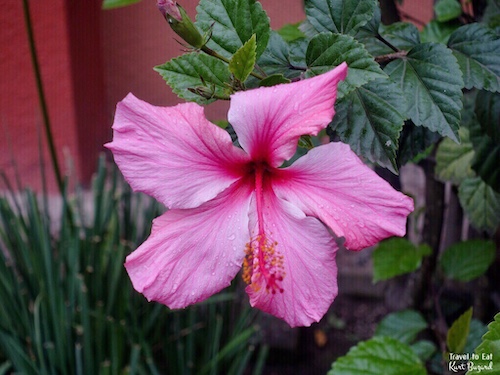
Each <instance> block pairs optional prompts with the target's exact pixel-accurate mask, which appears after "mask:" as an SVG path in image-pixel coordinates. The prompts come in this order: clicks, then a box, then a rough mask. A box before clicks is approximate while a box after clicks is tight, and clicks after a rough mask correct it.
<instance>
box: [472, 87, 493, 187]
mask: <svg viewBox="0 0 500 375" xmlns="http://www.w3.org/2000/svg"><path fill="white" fill-rule="evenodd" d="M475 114H476V119H477V121H476V122H471V123H470V125H469V127H470V129H471V140H472V144H473V145H474V150H475V157H474V160H473V162H472V169H474V170H475V171H476V172H477V174H478V175H479V176H480V177H481V178H482V179H483V181H484V182H486V183H487V184H488V185H489V186H491V187H492V188H493V190H495V191H496V192H497V193H498V192H500V163H499V162H498V161H499V160H500V94H499V93H491V92H486V91H480V92H479V93H478V94H477V97H476V108H475Z"/></svg>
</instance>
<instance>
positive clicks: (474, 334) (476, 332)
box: [464, 319, 488, 353]
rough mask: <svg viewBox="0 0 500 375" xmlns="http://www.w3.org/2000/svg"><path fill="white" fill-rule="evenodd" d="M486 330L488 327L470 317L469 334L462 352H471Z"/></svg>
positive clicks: (479, 342)
mask: <svg viewBox="0 0 500 375" xmlns="http://www.w3.org/2000/svg"><path fill="white" fill-rule="evenodd" d="M486 332H488V327H486V325H485V324H484V323H483V322H481V321H480V320H477V319H472V320H471V322H470V328H469V336H468V337H467V343H466V344H465V348H464V353H473V352H474V349H475V348H476V347H478V346H479V344H481V338H482V337H483V335H484V334H485V333H486Z"/></svg>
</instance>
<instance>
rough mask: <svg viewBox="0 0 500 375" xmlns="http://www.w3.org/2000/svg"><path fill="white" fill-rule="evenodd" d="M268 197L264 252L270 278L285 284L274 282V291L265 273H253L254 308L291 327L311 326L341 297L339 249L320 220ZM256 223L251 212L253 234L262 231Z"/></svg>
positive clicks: (253, 210)
mask: <svg viewBox="0 0 500 375" xmlns="http://www.w3.org/2000/svg"><path fill="white" fill-rule="evenodd" d="M264 194H265V197H264V206H265V210H264V212H263V221H264V224H265V225H264V226H265V227H266V230H267V232H266V237H267V238H266V240H267V245H266V248H265V249H264V251H263V252H264V256H266V255H267V258H266V261H267V265H269V264H270V265H271V266H270V268H269V269H268V272H274V275H276V277H277V278H280V277H283V279H282V281H279V280H277V281H276V279H275V280H274V281H273V280H271V283H270V284H274V285H269V283H267V282H266V280H268V279H266V277H265V276H263V274H264V272H261V271H260V270H258V269H257V270H256V269H254V273H253V275H252V278H251V281H252V283H251V284H250V285H248V286H247V288H246V291H247V293H248V295H249V296H250V304H251V305H252V306H254V307H257V308H259V309H261V310H263V311H265V312H268V313H270V314H272V315H274V316H276V317H278V318H281V319H283V320H285V321H286V322H287V323H288V324H289V325H290V326H291V327H296V326H309V325H310V324H311V323H313V322H317V321H319V320H320V319H321V318H322V317H323V316H324V314H325V313H326V312H327V310H328V308H329V307H330V305H331V303H332V302H333V300H334V298H335V297H336V295H337V266H336V263H335V253H336V251H337V244H336V243H335V241H334V239H333V237H332V236H331V235H330V234H329V233H328V230H327V229H326V228H325V226H324V225H323V224H321V223H320V222H319V221H318V220H317V219H315V218H312V217H306V216H305V215H304V213H303V212H301V211H300V210H298V209H297V208H296V207H294V206H293V205H291V204H290V203H288V202H286V201H284V200H281V199H279V198H277V197H276V196H275V195H274V193H272V191H269V192H268V193H264ZM254 206H255V205H254V204H252V205H251V207H254ZM257 221H258V213H257V212H256V210H255V209H251V212H250V228H252V231H253V234H255V233H257V231H258V229H257V226H258V224H257ZM270 249H272V250H270ZM273 252H274V253H273ZM255 257H256V258H257V255H255ZM273 263H274V264H277V265H278V266H273V265H272V264H273ZM280 263H282V266H280ZM273 268H274V269H273ZM266 286H268V287H269V289H266ZM280 289H282V292H281V291H280Z"/></svg>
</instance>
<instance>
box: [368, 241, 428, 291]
mask: <svg viewBox="0 0 500 375" xmlns="http://www.w3.org/2000/svg"><path fill="white" fill-rule="evenodd" d="M431 251H432V250H431V248H430V247H429V246H427V245H420V246H418V247H416V246H415V245H413V244H412V243H411V242H410V241H408V240H406V239H404V238H390V239H388V240H385V241H383V242H381V243H380V244H379V245H378V247H377V248H376V249H375V251H374V252H373V255H372V257H373V281H374V282H377V281H380V280H386V279H390V278H391V277H394V276H398V275H403V274H406V273H410V272H413V271H415V270H416V269H417V268H418V267H420V264H421V262H422V258H423V257H424V256H426V255H429V254H430V253H431Z"/></svg>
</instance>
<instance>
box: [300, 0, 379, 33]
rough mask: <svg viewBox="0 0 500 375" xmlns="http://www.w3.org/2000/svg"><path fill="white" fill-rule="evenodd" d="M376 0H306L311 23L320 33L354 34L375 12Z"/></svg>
mask: <svg viewBox="0 0 500 375" xmlns="http://www.w3.org/2000/svg"><path fill="white" fill-rule="evenodd" d="M376 7H377V3H376V1H374V0H306V1H305V10H306V16H307V20H308V21H309V23H310V24H311V25H312V27H314V29H316V31H317V32H318V33H322V32H325V31H330V32H332V33H340V34H349V35H354V34H355V33H356V31H357V30H358V29H359V28H360V27H361V26H363V25H365V24H366V23H367V22H368V21H370V20H371V19H372V17H373V14H374V12H375V8H376Z"/></svg>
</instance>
